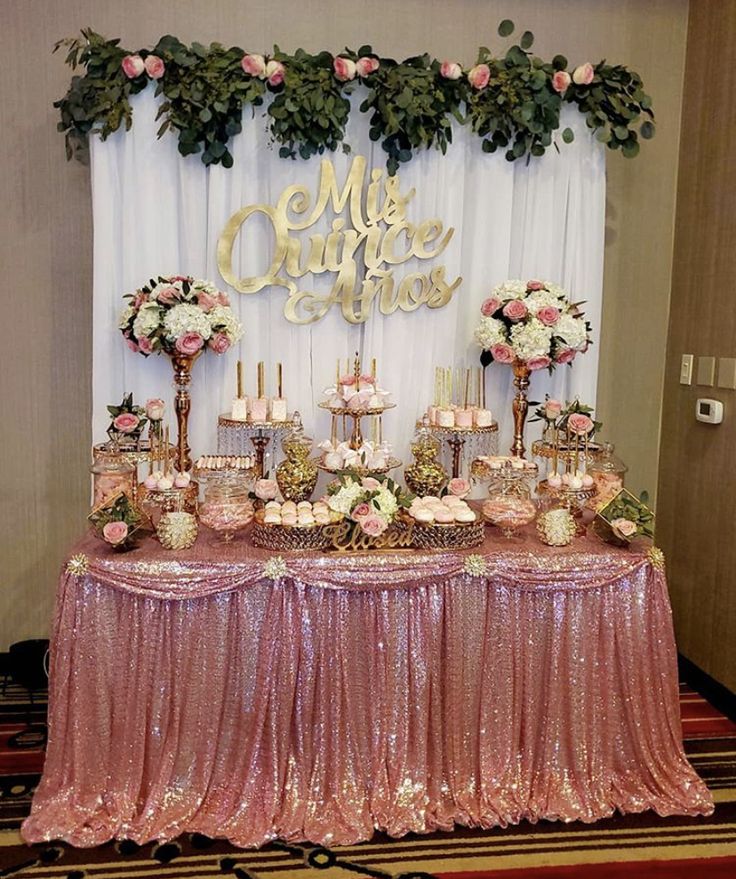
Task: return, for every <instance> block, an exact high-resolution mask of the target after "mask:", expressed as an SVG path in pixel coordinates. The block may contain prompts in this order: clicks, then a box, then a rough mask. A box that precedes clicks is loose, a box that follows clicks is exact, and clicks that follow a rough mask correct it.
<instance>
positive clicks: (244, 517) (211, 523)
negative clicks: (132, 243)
mask: <svg viewBox="0 0 736 879" xmlns="http://www.w3.org/2000/svg"><path fill="white" fill-rule="evenodd" d="M252 520H253V504H252V503H251V500H250V498H249V496H248V485H247V482H246V481H245V480H244V479H237V478H227V479H225V478H223V479H211V480H209V481H208V483H207V486H206V488H205V490H204V500H203V501H202V503H201V504H200V505H199V521H200V522H201V523H202V524H203V525H206V526H207V527H208V528H211V529H212V530H213V531H216V532H217V533H218V534H219V535H220V536H221V537H222V541H223V543H229V542H230V541H231V540H232V539H233V537H234V536H235V533H236V532H237V531H240V530H241V529H243V528H245V527H246V526H247V525H249V524H250V523H251V521H252Z"/></svg>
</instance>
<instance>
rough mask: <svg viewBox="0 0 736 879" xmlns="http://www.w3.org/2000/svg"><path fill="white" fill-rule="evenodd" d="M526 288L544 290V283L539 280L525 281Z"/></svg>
mask: <svg viewBox="0 0 736 879" xmlns="http://www.w3.org/2000/svg"><path fill="white" fill-rule="evenodd" d="M526 289H527V290H544V284H543V283H542V282H541V281H527V282H526Z"/></svg>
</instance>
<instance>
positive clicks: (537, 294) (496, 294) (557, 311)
mask: <svg viewBox="0 0 736 879" xmlns="http://www.w3.org/2000/svg"><path fill="white" fill-rule="evenodd" d="M580 305H582V303H579V302H571V301H570V297H569V295H568V294H567V292H566V291H565V290H563V289H562V287H559V286H558V285H557V284H553V283H552V282H551V281H538V280H531V281H527V282H524V281H516V280H510V281H504V282H503V283H502V284H499V285H498V286H497V287H495V288H494V289H493V290H492V291H491V294H490V296H489V297H488V298H487V299H485V300H484V301H483V303H482V305H481V307H480V311H481V319H480V323H479V324H478V326H477V327H476V329H475V333H474V335H475V341H476V342H477V343H478V345H480V347H481V348H482V349H483V351H484V352H485V353H484V354H483V355H482V356H481V362H483V363H484V364H487V363H489V362H492V361H496V362H497V363H509V364H511V363H523V364H526V366H527V367H528V368H529V369H530V370H536V369H549V370H550V371H551V370H553V369H554V368H555V366H558V365H561V364H564V363H572V361H573V360H574V358H575V356H576V355H577V354H579V353H583V352H584V351H586V350H587V348H588V346H589V345H590V343H591V337H590V324H589V323H588V322H587V321H586V320H585V315H584V314H583V312H582V311H581V310H580Z"/></svg>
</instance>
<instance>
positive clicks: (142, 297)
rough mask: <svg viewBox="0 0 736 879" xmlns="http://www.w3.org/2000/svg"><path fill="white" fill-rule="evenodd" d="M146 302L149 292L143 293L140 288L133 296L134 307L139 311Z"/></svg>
mask: <svg viewBox="0 0 736 879" xmlns="http://www.w3.org/2000/svg"><path fill="white" fill-rule="evenodd" d="M145 302H148V293H143V292H142V291H141V290H139V291H138V292H137V293H136V294H135V296H134V297H133V303H132V304H133V308H135V309H136V311H137V310H138V309H139V308H140V307H141V305H143V304H144V303H145Z"/></svg>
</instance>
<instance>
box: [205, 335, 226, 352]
mask: <svg viewBox="0 0 736 879" xmlns="http://www.w3.org/2000/svg"><path fill="white" fill-rule="evenodd" d="M209 347H210V348H211V349H212V350H213V351H214V352H215V354H224V353H225V352H226V351H227V350H228V349H229V348H230V339H228V337H227V336H226V335H225V333H215V335H214V336H213V337H212V338H211V339H210V341H209Z"/></svg>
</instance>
